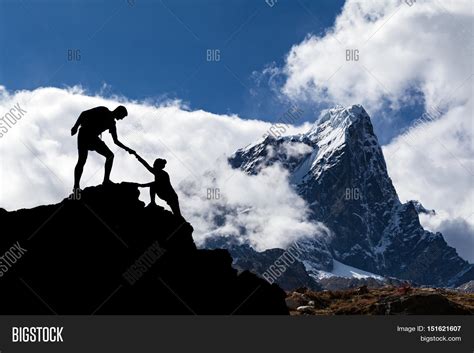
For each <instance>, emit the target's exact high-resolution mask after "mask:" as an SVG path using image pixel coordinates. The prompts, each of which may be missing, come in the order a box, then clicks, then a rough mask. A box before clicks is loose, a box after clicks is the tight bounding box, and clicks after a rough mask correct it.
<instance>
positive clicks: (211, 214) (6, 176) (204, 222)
mask: <svg viewBox="0 0 474 353" xmlns="http://www.w3.org/2000/svg"><path fill="white" fill-rule="evenodd" d="M0 94H1V101H0V107H1V111H2V112H4V114H8V112H9V111H10V109H12V108H13V107H15V106H17V107H19V108H21V109H22V110H24V111H26V112H23V111H22V113H23V115H22V116H20V114H18V113H17V112H16V110H13V111H12V113H13V116H16V117H17V119H18V120H17V121H15V120H14V119H13V120H12V118H11V117H10V116H9V115H8V117H7V118H9V119H10V120H8V119H7V120H5V122H4V124H2V126H3V127H4V128H3V129H2V137H1V139H0V153H1V167H2V168H1V176H0V180H1V192H0V205H1V207H4V208H6V209H17V208H22V207H33V206H36V205H39V204H44V203H53V202H58V201H60V200H62V199H63V198H64V197H66V196H67V195H68V194H69V193H70V191H71V188H72V184H73V169H74V166H75V163H76V159H77V151H76V137H71V136H70V128H71V127H72V125H73V124H74V122H75V120H76V119H77V117H78V115H79V113H80V112H81V111H82V110H86V109H89V108H92V107H94V106H98V105H105V106H107V107H109V108H111V109H113V108H115V106H117V105H118V104H122V103H123V104H125V105H126V106H127V108H128V110H129V116H128V117H127V118H126V119H124V120H123V121H120V122H119V123H118V124H117V128H118V132H119V139H120V140H121V141H122V142H124V143H125V144H126V145H128V146H130V147H132V148H134V149H136V150H137V152H138V153H140V154H141V155H142V156H143V157H144V158H145V159H146V160H148V161H149V162H150V163H152V162H153V160H154V159H155V158H157V157H164V158H166V159H167V160H168V165H167V170H168V172H169V173H170V175H171V180H172V183H173V184H174V186H175V188H176V189H177V192H178V194H179V196H180V200H181V204H182V209H183V214H184V215H185V216H186V218H187V219H189V220H190V222H191V223H192V224H193V226H194V227H195V229H196V232H195V236H196V238H197V240H198V241H202V240H203V239H204V238H205V237H206V235H208V234H209V233H210V232H215V231H216V229H218V228H220V230H219V231H218V232H217V233H219V234H222V235H238V236H241V239H242V241H250V242H251V243H252V244H253V245H255V246H256V247H257V248H259V249H264V248H269V247H285V246H286V245H288V244H290V243H291V242H292V241H294V240H295V239H297V238H299V237H304V236H309V235H313V234H316V233H318V232H319V229H320V228H319V226H318V225H315V224H312V223H310V222H308V221H307V220H306V216H307V214H306V205H305V202H304V201H303V200H302V199H301V198H300V197H299V196H298V195H296V194H295V192H294V191H293V190H292V189H291V188H290V186H289V184H288V180H287V174H286V172H285V171H284V170H282V169H280V168H279V167H278V166H275V167H272V168H269V169H267V170H266V171H265V172H264V173H262V174H261V175H258V176H248V175H246V174H244V173H241V172H240V171H237V170H233V169H231V168H230V167H229V166H228V164H227V161H226V156H228V155H230V154H231V153H233V152H234V151H235V150H236V149H238V148H240V147H243V146H245V145H246V144H248V143H250V142H253V141H255V140H257V139H259V138H260V137H261V136H262V135H263V134H264V133H265V132H266V131H267V130H268V129H269V127H270V124H268V123H265V122H262V121H257V120H244V119H240V118H239V117H237V116H227V115H222V116H219V115H215V114H211V113H207V112H204V111H188V110H186V107H183V106H182V105H181V104H180V102H176V101H175V102H168V103H164V104H161V105H159V106H153V105H150V104H146V103H137V102H129V101H126V100H124V99H118V98H117V99H105V98H101V97H98V96H94V97H92V96H88V95H86V94H85V93H84V92H83V91H82V90H81V89H80V88H77V87H75V88H71V89H58V88H40V89H36V90H34V91H21V92H16V93H9V92H8V91H7V90H5V89H4V88H2V89H1V91H0ZM18 104H19V105H18ZM2 116H3V115H2ZM9 121H10V122H9ZM5 129H6V130H7V131H6V132H5ZM306 129H308V126H301V127H290V128H289V129H288V132H289V133H297V132H300V131H303V130H306ZM103 139H104V141H105V142H106V143H107V145H108V146H109V147H110V148H111V149H112V150H113V151H114V152H115V155H116V158H115V162H114V168H113V171H112V180H115V181H137V182H147V181H151V180H153V177H152V175H151V174H149V173H148V172H147V171H146V170H145V169H144V168H143V167H142V166H141V164H139V162H138V161H137V160H136V159H135V158H134V157H133V156H131V155H129V154H127V153H126V152H125V151H123V150H121V149H118V148H117V146H115V145H114V144H113V142H112V140H111V138H110V135H109V133H108V132H105V133H104V134H103ZM103 163H104V159H103V157H102V156H100V155H98V154H96V153H95V152H90V153H89V158H88V161H87V164H86V168H85V171H84V175H83V179H82V185H81V186H82V187H86V186H88V185H96V184H99V183H101V181H102V177H103ZM142 198H143V200H144V201H146V202H148V195H147V194H146V192H144V193H142ZM163 205H165V204H163ZM224 206H225V207H226V210H224V209H223V208H224ZM250 207H251V209H249V208H250ZM216 222H219V226H220V227H218V226H217V225H216ZM244 227H245V228H246V233H245V235H243V232H242V229H243V228H244Z"/></svg>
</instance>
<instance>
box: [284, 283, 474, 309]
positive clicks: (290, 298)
mask: <svg viewBox="0 0 474 353" xmlns="http://www.w3.org/2000/svg"><path fill="white" fill-rule="evenodd" d="M286 303H287V305H288V308H289V309H290V313H291V315H400V314H405V315H472V314H474V295H472V294H464V293H461V292H459V291H451V290H446V289H435V288H413V287H411V286H401V287H396V286H384V287H380V288H369V287H367V286H362V287H359V288H354V289H347V290H341V291H319V292H315V291H311V290H309V289H305V288H301V289H298V290H297V291H293V292H289V293H288V295H287V298H286Z"/></svg>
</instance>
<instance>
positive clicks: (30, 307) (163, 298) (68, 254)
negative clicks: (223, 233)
mask: <svg viewBox="0 0 474 353" xmlns="http://www.w3.org/2000/svg"><path fill="white" fill-rule="evenodd" d="M138 195H139V192H138V189H137V187H136V186H135V185H134V184H127V183H122V184H117V185H110V186H106V187H104V186H98V187H91V188H87V189H85V190H84V191H83V192H82V194H81V198H80V200H69V199H65V200H64V201H62V202H61V203H59V204H56V205H48V206H40V207H36V208H33V209H23V210H18V211H14V212H6V211H5V210H3V209H0V222H1V224H2V234H1V237H0V254H7V253H8V255H5V256H6V258H5V256H4V261H9V262H8V263H6V264H5V262H4V261H2V267H0V270H1V277H0V290H1V292H2V298H3V300H2V303H1V304H0V313H1V314H50V313H59V314H92V313H96V314H226V315H227V314H287V313H288V309H287V307H286V305H285V293H284V292H283V291H282V290H281V289H280V288H279V287H278V286H276V285H269V284H268V283H267V282H266V281H265V280H263V279H260V278H258V277H256V276H255V275H253V274H251V273H249V272H247V271H246V272H242V273H240V274H238V273H237V271H236V270H235V269H234V268H232V266H231V264H232V258H231V256H230V255H229V253H228V252H227V251H226V250H220V249H216V250H197V249H196V247H195V245H194V242H193V239H192V231H193V229H192V227H191V226H190V225H189V224H188V223H186V222H184V221H182V220H180V219H178V218H176V217H175V216H173V215H172V214H171V213H170V212H168V211H165V210H163V209H162V208H160V207H155V208H145V207H144V204H143V203H142V202H141V201H139V199H138ZM15 246H16V247H17V248H15ZM18 246H19V247H20V248H19V249H20V250H18ZM11 248H12V249H11ZM10 249H11V250H10Z"/></svg>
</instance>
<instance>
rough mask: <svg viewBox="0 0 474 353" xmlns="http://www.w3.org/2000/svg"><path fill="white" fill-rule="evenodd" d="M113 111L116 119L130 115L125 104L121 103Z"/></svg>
mask: <svg viewBox="0 0 474 353" xmlns="http://www.w3.org/2000/svg"><path fill="white" fill-rule="evenodd" d="M113 113H114V118H115V119H116V120H122V119H123V118H125V117H126V116H127V115H128V112H127V108H125V107H124V106H123V105H119V106H118V107H117V108H115V110H114V112H113Z"/></svg>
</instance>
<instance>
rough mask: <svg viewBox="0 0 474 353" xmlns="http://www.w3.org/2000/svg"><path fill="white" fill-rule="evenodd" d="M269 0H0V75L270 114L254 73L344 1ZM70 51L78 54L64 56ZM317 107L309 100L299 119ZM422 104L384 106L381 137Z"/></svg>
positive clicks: (276, 112)
mask: <svg viewBox="0 0 474 353" xmlns="http://www.w3.org/2000/svg"><path fill="white" fill-rule="evenodd" d="M273 1H274V2H271V1H270V0H269V2H270V3H273V6H269V5H268V4H267V3H266V2H265V1H264V0H258V1H257V0H231V1H221V0H200V1H196V0H173V1H171V0H128V1H127V0H107V1H106V0H102V1H89V0H88V1H76V0H62V1H58V0H19V1H17V0H15V1H14V0H4V1H2V2H1V5H0V6H1V7H0V13H1V15H0V19H1V21H0V41H1V43H2V51H3V54H2V55H0V67H2V70H0V84H2V85H4V86H6V87H7V88H8V89H9V90H18V89H34V88H37V87H41V86H55V87H65V86H74V85H81V86H82V87H84V88H85V89H87V90H88V91H89V92H91V93H96V92H99V91H100V90H101V88H103V87H104V84H106V85H107V86H106V87H105V89H104V90H103V91H101V93H102V94H104V95H110V94H119V95H124V96H126V97H128V98H130V99H138V100H142V99H147V98H148V99H155V100H161V99H166V98H171V99H173V98H179V99H181V100H183V101H184V102H186V103H187V104H189V106H190V107H191V109H204V110H206V111H210V112H213V113H218V114H222V113H235V114H238V115H239V116H241V117H244V118H257V119H261V120H266V121H276V120H277V119H278V118H279V116H281V115H282V114H283V113H284V112H285V111H286V110H287V109H288V102H285V101H281V100H279V99H278V98H277V97H276V95H275V93H274V92H273V91H272V90H271V88H270V87H269V86H268V81H267V80H262V82H261V83H260V84H257V82H256V79H255V77H256V76H255V74H253V73H255V72H261V71H262V70H264V68H265V67H266V66H267V65H270V64H272V63H275V64H276V65H277V66H278V67H282V66H283V64H284V58H285V55H286V54H287V53H288V51H289V50H290V48H291V47H292V45H295V44H298V43H300V42H301V41H302V40H303V39H304V38H305V37H306V36H307V35H308V34H316V35H323V34H324V32H325V30H326V29H327V28H328V27H330V26H331V25H332V24H333V22H334V19H335V17H336V16H337V15H338V14H339V13H340V11H341V7H342V5H343V4H344V1H343V0H324V1H317V2H315V1H309V0H278V1H275V0H273ZM20 20H21V21H20ZM25 24H28V25H25ZM69 50H72V51H76V50H78V53H79V54H80V60H68V53H69V52H68V51H69ZM209 50H211V51H212V50H219V57H220V60H219V61H218V62H216V61H207V54H208V51H209ZM335 103H337V102H335ZM324 107H325V106H320V105H318V104H317V102H316V103H315V102H311V103H310V105H309V106H308V107H305V108H306V109H304V110H305V111H307V112H308V113H307V114H305V120H314V118H315V116H314V115H315V112H317V111H318V110H319V109H321V108H324ZM420 112H421V111H419V107H418V108H417V107H409V109H408V111H406V110H405V111H402V112H390V111H385V114H387V115H388V118H387V119H377V121H374V123H375V129H376V131H377V133H378V135H379V139H380V140H381V142H382V143H387V142H388V141H389V140H390V139H391V138H393V137H394V136H396V135H398V134H399V133H400V132H401V131H402V129H403V128H405V127H406V126H407V125H408V124H409V122H410V121H411V120H412V118H413V117H417V116H419V114H420ZM394 117H395V118H396V119H393V118H394Z"/></svg>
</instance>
